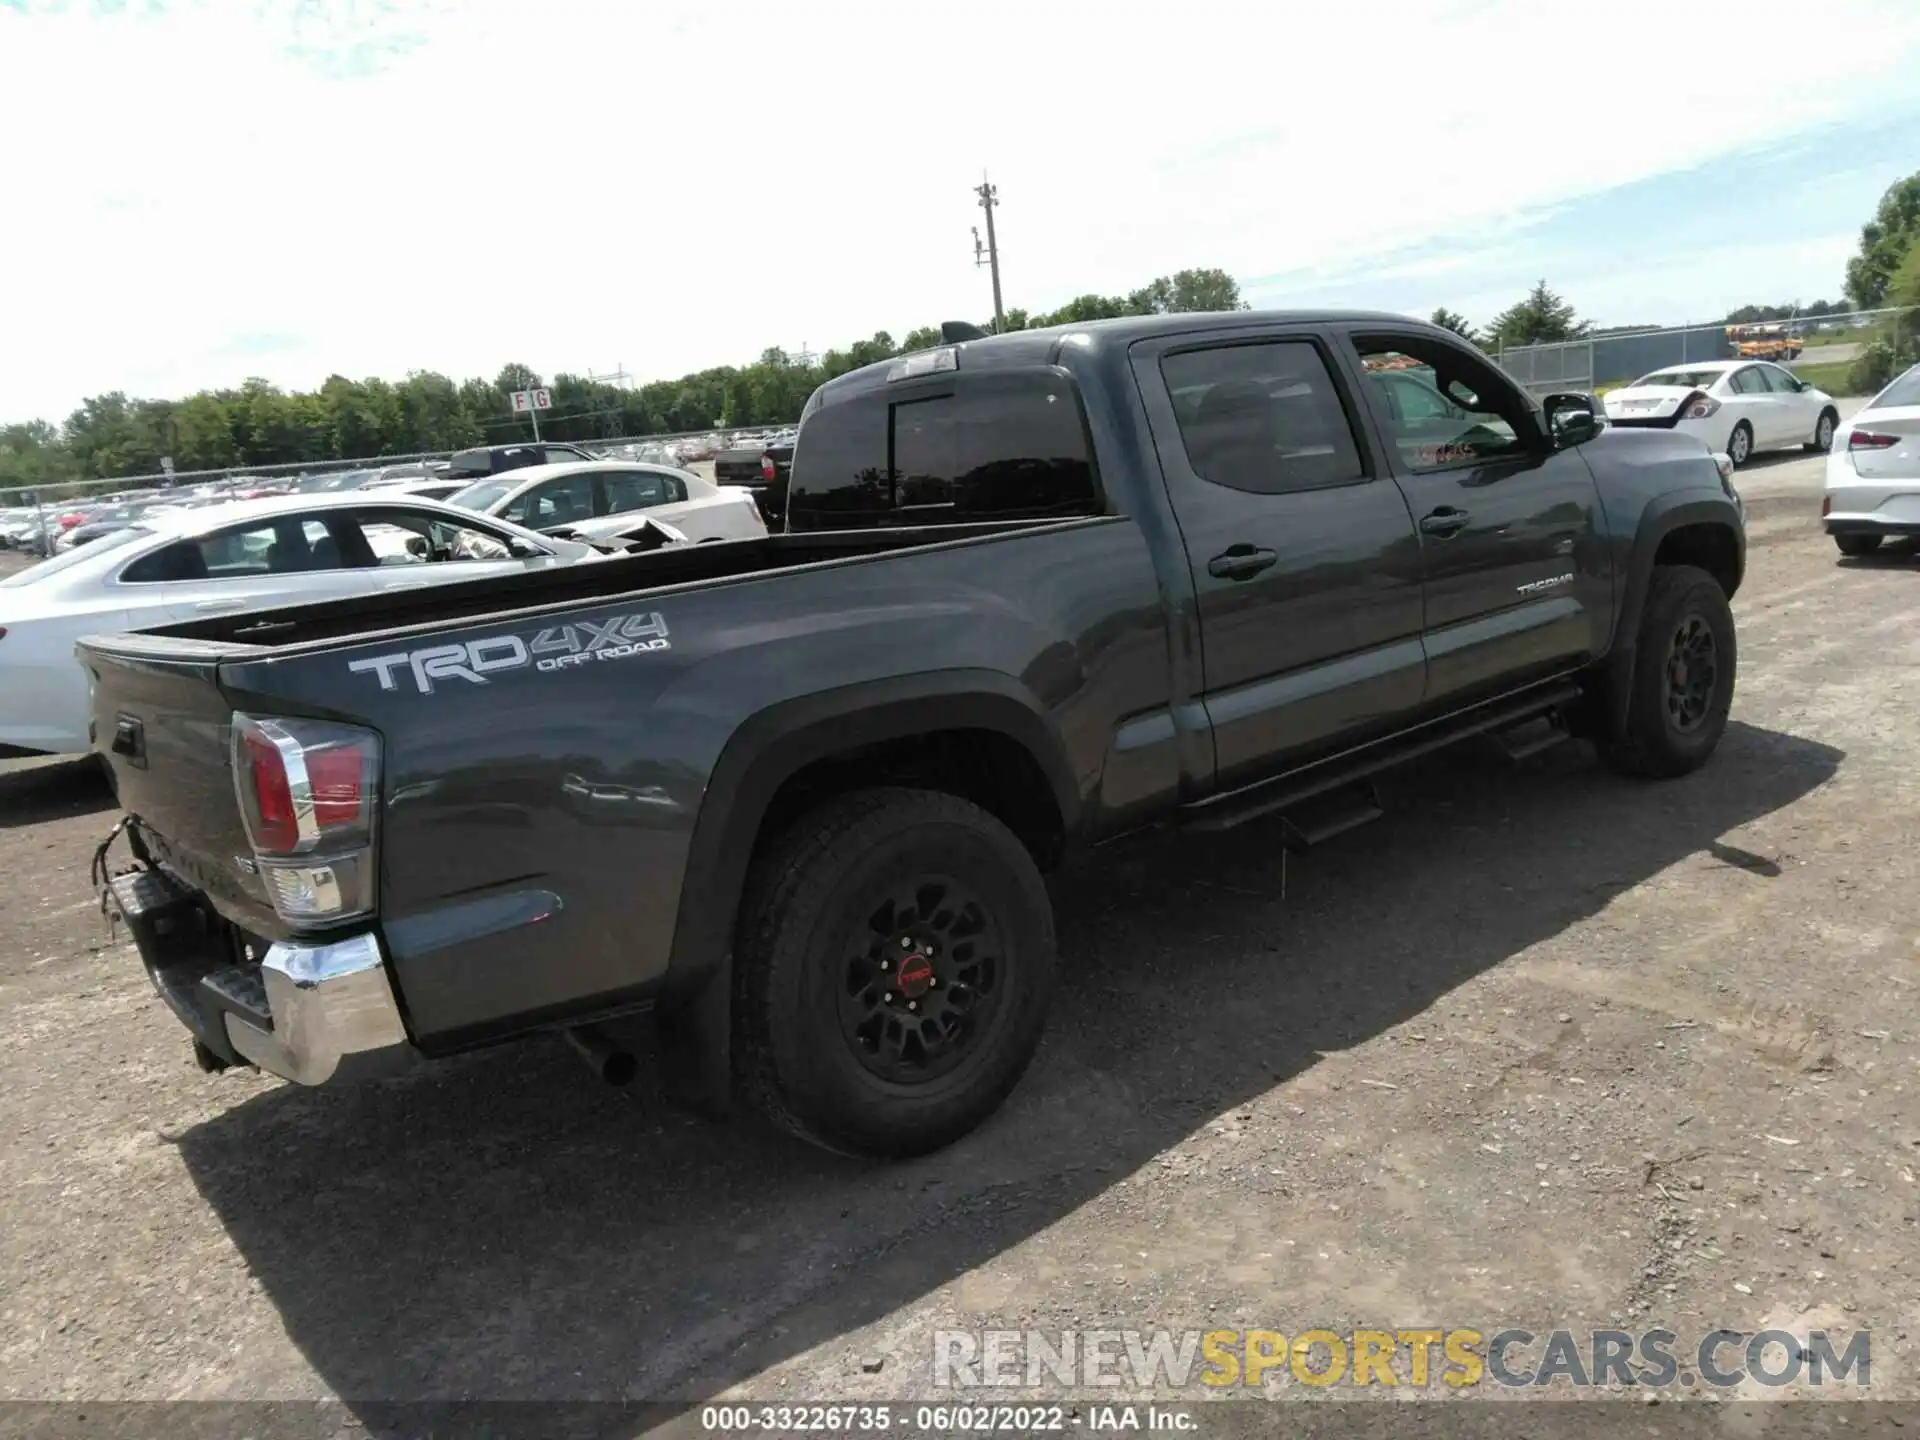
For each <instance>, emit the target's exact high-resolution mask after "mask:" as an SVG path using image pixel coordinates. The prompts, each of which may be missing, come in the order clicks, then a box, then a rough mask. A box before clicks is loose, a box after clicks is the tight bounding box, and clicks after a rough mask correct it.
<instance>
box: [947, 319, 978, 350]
mask: <svg viewBox="0 0 1920 1440" xmlns="http://www.w3.org/2000/svg"><path fill="white" fill-rule="evenodd" d="M986 338H987V332H986V331H985V330H982V329H981V328H980V327H979V326H978V325H969V324H968V323H967V322H966V321H964V320H942V321H941V322H940V339H941V341H942V342H943V343H945V344H948V345H955V344H958V343H959V342H960V341H962V340H984V339H986Z"/></svg>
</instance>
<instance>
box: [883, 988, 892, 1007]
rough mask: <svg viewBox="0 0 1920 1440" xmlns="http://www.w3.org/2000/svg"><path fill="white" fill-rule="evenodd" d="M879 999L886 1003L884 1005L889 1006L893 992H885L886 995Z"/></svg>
mask: <svg viewBox="0 0 1920 1440" xmlns="http://www.w3.org/2000/svg"><path fill="white" fill-rule="evenodd" d="M880 998H881V999H882V1000H884V1001H886V1003H887V1004H889V1005H891V1004H893V991H891V990H889V991H887V993H886V994H884V995H882V996H881V997H880Z"/></svg>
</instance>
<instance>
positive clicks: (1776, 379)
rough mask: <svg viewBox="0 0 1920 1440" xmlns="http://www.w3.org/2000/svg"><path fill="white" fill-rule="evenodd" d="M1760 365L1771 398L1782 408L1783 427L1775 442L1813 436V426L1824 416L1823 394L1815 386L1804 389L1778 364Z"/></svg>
mask: <svg viewBox="0 0 1920 1440" xmlns="http://www.w3.org/2000/svg"><path fill="white" fill-rule="evenodd" d="M1756 368H1758V370H1759V371H1760V380H1761V383H1762V384H1764V385H1765V386H1766V387H1767V396H1768V398H1769V399H1770V400H1771V401H1773V403H1774V404H1776V405H1778V406H1779V407H1780V425H1781V428H1780V431H1779V433H1778V436H1777V438H1776V439H1775V440H1774V442H1773V443H1774V444H1777V445H1792V444H1794V443H1796V442H1802V443H1804V442H1805V441H1809V440H1811V439H1813V427H1814V425H1815V424H1817V423H1818V422H1819V419H1820V406H1821V402H1820V397H1819V396H1818V395H1816V394H1815V393H1814V391H1813V390H1812V389H1811V388H1809V389H1806V390H1802V389H1801V388H1800V382H1799V381H1798V380H1796V379H1794V378H1793V376H1792V375H1791V374H1790V373H1788V372H1787V371H1785V370H1783V369H1781V368H1780V367H1779V366H1778V365H1761V366H1758V367H1756Z"/></svg>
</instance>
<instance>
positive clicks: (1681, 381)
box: [1633, 370, 1727, 390]
mask: <svg viewBox="0 0 1920 1440" xmlns="http://www.w3.org/2000/svg"><path fill="white" fill-rule="evenodd" d="M1726 373H1727V372H1726V371H1724V370H1656V371H1654V372H1653V373H1652V374H1651V375H1642V376H1641V377H1640V378H1639V379H1638V380H1636V381H1634V382H1633V385H1634V388H1638V387H1639V386H1642V385H1671V386H1673V387H1675V388H1676V389H1680V390H1705V389H1706V388H1707V387H1708V386H1710V385H1712V384H1713V383H1714V382H1715V381H1717V380H1718V379H1719V378H1720V377H1721V376H1722V375H1724V374H1726Z"/></svg>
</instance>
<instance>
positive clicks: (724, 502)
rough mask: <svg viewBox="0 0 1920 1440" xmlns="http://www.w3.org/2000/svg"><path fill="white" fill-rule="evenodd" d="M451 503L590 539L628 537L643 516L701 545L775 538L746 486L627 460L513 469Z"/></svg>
mask: <svg viewBox="0 0 1920 1440" xmlns="http://www.w3.org/2000/svg"><path fill="white" fill-rule="evenodd" d="M447 503H448V504H449V505H460V506H463V507H465V508H466V509H469V510H479V511H482V512H484V513H485V514H488V515H498V516H500V517H501V518H503V519H506V520H512V521H515V522H516V523H518V524H521V525H525V526H526V527H527V528H528V529H531V530H538V531H540V532H542V533H543V534H548V535H570V536H578V537H579V538H581V539H583V540H595V539H600V538H604V537H609V536H613V535H617V534H620V533H622V532H623V531H625V530H629V529H631V528H632V527H633V522H634V521H635V520H637V519H639V518H640V517H641V516H642V515H645V516H646V518H648V519H650V520H661V521H664V522H666V523H667V524H668V525H671V526H672V527H673V528H674V529H675V530H678V531H680V532H681V533H682V534H684V535H685V536H686V537H687V538H688V539H689V540H692V541H695V542H698V541H703V540H755V539H758V538H760V537H761V536H763V535H765V534H766V533H767V522H766V521H765V520H763V519H762V518H761V516H760V507H759V506H758V505H757V504H756V503H755V502H754V498H753V495H752V493H751V492H749V491H747V490H745V489H743V488H741V487H740V486H737V485H715V484H714V483H713V482H712V481H711V480H703V479H701V478H700V477H699V476H698V475H695V474H693V473H692V472H691V471H688V470H675V469H673V468H671V467H670V466H666V465H642V464H637V463H635V462H633V461H627V460H578V461H573V460H563V461H560V462H558V463H555V464H548V465H538V466H527V467H525V468H523V469H519V470H508V471H506V472H504V473H502V474H499V475H494V476H490V477H488V478H487V479H484V480H480V481H476V482H475V483H474V484H472V485H469V486H468V487H467V488H466V489H464V490H457V491H455V492H454V493H453V494H452V495H449V496H448V497H447Z"/></svg>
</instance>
